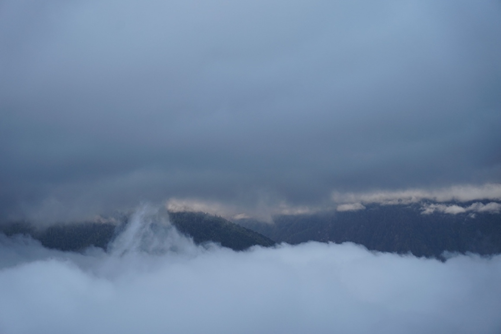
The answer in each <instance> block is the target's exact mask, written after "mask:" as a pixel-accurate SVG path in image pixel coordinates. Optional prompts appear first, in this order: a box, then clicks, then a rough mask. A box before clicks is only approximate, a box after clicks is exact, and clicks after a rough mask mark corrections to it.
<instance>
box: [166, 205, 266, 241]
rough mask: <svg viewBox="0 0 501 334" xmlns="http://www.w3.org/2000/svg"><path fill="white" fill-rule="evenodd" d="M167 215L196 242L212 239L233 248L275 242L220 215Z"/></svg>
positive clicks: (171, 213) (183, 213) (174, 213)
mask: <svg viewBox="0 0 501 334" xmlns="http://www.w3.org/2000/svg"><path fill="white" fill-rule="evenodd" d="M169 217H170V220H171V222H172V223H173V224H174V226H176V228H177V229H178V230H179V231H180V232H182V233H184V234H187V235H189V236H191V237H192V238H193V240H194V241H195V243H197V244H200V243H204V242H208V241H212V242H217V243H220V244H221V246H223V247H228V248H231V249H233V250H244V249H247V248H249V247H252V246H255V245H259V246H265V247H269V246H273V245H274V244H275V242H273V241H272V240H270V239H268V238H267V237H265V236H263V235H261V234H259V233H257V232H255V231H252V230H249V229H247V228H244V227H242V226H239V225H237V224H235V223H232V222H230V221H228V220H226V219H224V218H221V217H217V216H212V215H209V214H205V213H201V212H169Z"/></svg>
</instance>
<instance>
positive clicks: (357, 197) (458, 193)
mask: <svg viewBox="0 0 501 334" xmlns="http://www.w3.org/2000/svg"><path fill="white" fill-rule="evenodd" d="M332 200H333V201H334V202H336V203H358V202H361V203H380V204H406V203H416V202H419V201H422V200H433V201H438V202H446V201H459V202H467V201H474V200H501V184H499V183H489V184H484V185H482V186H476V185H464V186H453V187H446V188H439V189H431V190H427V189H408V190H401V191H399V190H396V191H384V190H382V191H370V192H360V193H340V192H333V193H332Z"/></svg>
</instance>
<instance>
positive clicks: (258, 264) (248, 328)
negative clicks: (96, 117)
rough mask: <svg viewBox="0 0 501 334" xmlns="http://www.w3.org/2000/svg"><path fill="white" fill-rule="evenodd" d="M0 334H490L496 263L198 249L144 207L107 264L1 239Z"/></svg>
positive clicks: (339, 252) (331, 249)
mask: <svg viewBox="0 0 501 334" xmlns="http://www.w3.org/2000/svg"><path fill="white" fill-rule="evenodd" d="M0 254H1V256H0V333H4V334H11V333H93V334H97V333H333V332H334V333H335V332H337V333H385V334H388V333H455V334H457V333H500V332H501V318H500V317H499V310H500V309H501V284H499V282H500V281H501V256H494V257H491V258H481V257H479V256H475V255H466V256H465V255H457V256H454V255H453V256H451V257H450V258H449V259H448V260H447V261H446V262H440V261H437V260H434V259H425V258H416V257H413V256H411V255H408V256H400V255H395V254H383V253H374V252H369V251H367V250H366V249H364V248H363V247H360V246H357V245H354V244H351V243H345V244H341V245H337V244H323V243H316V242H309V243H305V244H302V245H298V246H290V245H285V244H282V245H279V246H277V247H275V248H261V247H254V248H251V249H250V250H248V251H245V252H234V251H232V250H230V249H226V248H222V247H219V246H218V245H205V246H197V245H195V244H194V243H193V242H192V240H191V239H189V238H187V237H185V236H183V235H181V234H179V233H178V232H177V231H176V230H175V229H174V227H172V225H170V223H169V222H168V221H167V220H165V219H162V218H161V217H160V216H159V215H158V214H157V212H156V210H154V209H152V208H148V207H142V208H140V209H138V210H137V211H136V213H135V214H134V216H133V218H132V219H131V221H130V223H129V225H128V226H127V228H126V229H125V230H124V231H122V233H121V234H120V235H119V236H118V237H117V238H116V239H115V241H114V242H113V244H112V245H111V246H110V247H109V249H108V250H107V251H106V252H105V251H102V250H100V249H88V250H87V251H86V252H84V253H81V254H80V253H65V252H60V251H55V250H49V249H46V248H43V247H42V246H41V245H40V244H39V243H38V242H37V241H34V240H32V239H30V238H27V237H15V238H7V237H4V236H2V235H0Z"/></svg>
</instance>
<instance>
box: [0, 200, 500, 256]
mask: <svg viewBox="0 0 501 334" xmlns="http://www.w3.org/2000/svg"><path fill="white" fill-rule="evenodd" d="M425 204H426V203H425ZM470 204H471V203H470ZM428 205H429V206H428V208H430V207H431V208H433V205H434V204H428ZM430 205H431V206H430ZM440 205H441V206H443V207H445V206H444V204H440ZM449 205H452V207H451V206H449V207H451V208H452V209H454V207H453V206H454V203H449ZM463 205H468V203H466V204H465V203H463ZM496 205H498V204H496ZM423 208H425V206H423V203H419V204H411V205H376V204H374V205H368V206H367V207H366V208H365V209H364V210H359V211H344V212H324V213H319V214H312V215H282V216H276V217H274V223H263V222H259V221H256V220H251V219H241V220H237V221H236V222H237V224H235V223H233V222H230V221H228V220H226V219H224V218H221V217H218V216H213V215H209V214H206V213H201V212H169V218H170V221H171V222H172V224H173V225H174V226H176V228H177V229H178V230H179V231H180V232H181V233H183V234H185V235H188V236H190V237H191V238H193V241H194V242H195V243H196V244H204V243H206V242H216V243H218V244H220V245H221V246H223V247H227V248H231V249H233V250H238V251H239V250H245V249H247V248H249V247H252V246H255V245H260V246H266V247H268V246H273V245H275V242H285V243H289V244H299V243H303V242H307V241H320V242H335V243H342V242H353V243H356V244H360V245H363V246H365V247H367V248H368V249H369V250H375V251H381V252H392V253H399V254H406V253H412V254H413V255H415V256H419V257H421V256H425V257H436V258H440V259H442V258H443V257H442V254H443V253H444V252H458V253H468V252H471V253H477V254H480V255H492V254H500V253H501V214H500V213H499V211H497V212H493V213H492V212H491V213H490V212H488V211H483V212H482V211H479V212H474V213H473V212H459V213H458V212H454V214H452V213H445V212H440V211H432V212H426V211H425V210H424V209H423ZM455 208H456V211H457V208H458V207H457V206H456V207H455ZM428 211H430V210H428ZM127 220H128V218H127V217H123V218H122V223H119V224H113V223H95V222H86V223H72V224H59V225H52V226H50V227H48V228H45V229H36V228H34V227H33V226H31V225H29V224H27V223H13V224H2V225H0V232H3V233H4V234H6V235H7V236H12V235H16V234H26V235H30V236H31V237H33V238H34V239H36V240H39V241H40V242H41V243H42V245H43V246H45V247H47V248H53V249H59V250H63V251H80V250H83V249H85V248H87V247H89V246H95V247H100V248H103V249H106V248H107V246H108V244H109V243H110V242H111V241H112V240H113V239H114V238H115V236H116V234H117V233H119V231H121V230H123V227H124V225H125V224H126V223H127Z"/></svg>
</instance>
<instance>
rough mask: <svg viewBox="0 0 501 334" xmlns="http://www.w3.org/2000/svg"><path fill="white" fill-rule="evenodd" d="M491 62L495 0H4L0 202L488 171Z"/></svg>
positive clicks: (316, 190)
mask: <svg viewBox="0 0 501 334" xmlns="http://www.w3.org/2000/svg"><path fill="white" fill-rule="evenodd" d="M500 59H501V3H500V2H499V1H493V0H492V1H475V2H473V1H442V2H436V1H405V2H402V1H378V2H371V1H349V2H344V3H341V2H338V1H334V2H333V1H290V0H289V1H284V0H267V1H262V0H257V1H252V2H244V3H243V2H233V1H224V0H214V1H186V0H185V1H180V0H179V1H177V0H176V1H160V0H143V1H138V0H125V1H118V0H105V1H71V2H64V1H56V0H47V1H35V0H26V1H14V0H4V1H2V2H0V154H1V160H0V203H1V204H0V215H1V216H2V217H20V216H23V215H28V216H31V217H32V216H36V215H38V214H40V215H44V214H45V215H48V216H50V215H51V213H53V212H55V213H56V216H57V214H58V213H61V212H66V215H67V216H68V217H73V216H74V217H77V216H81V215H87V214H94V213H99V212H103V211H109V210H113V209H115V208H124V207H129V206H135V205H136V204H137V203H138V202H139V201H142V200H150V201H164V200H167V199H169V198H173V197H175V198H196V199H200V200H207V201H212V202H218V203H219V202H220V203H233V204H235V203H239V204H238V205H242V206H248V207H253V208H259V207H260V206H261V205H263V204H262V203H263V202H270V203H284V202H285V203H290V204H291V205H297V206H301V205H306V206H307V205H321V204H322V203H326V202H329V201H331V199H332V193H333V192H335V193H338V192H341V193H342V192H360V191H372V190H374V189H388V190H405V189H409V188H420V189H421V188H422V189H432V188H433V189H434V188H437V187H438V188H439V187H453V186H456V185H464V184H467V185H483V184H485V183H499V182H501V153H500V152H501V131H499V129H500V126H501V94H500V93H499V92H501V62H500ZM63 216H64V215H63ZM63 218H64V217H63Z"/></svg>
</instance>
